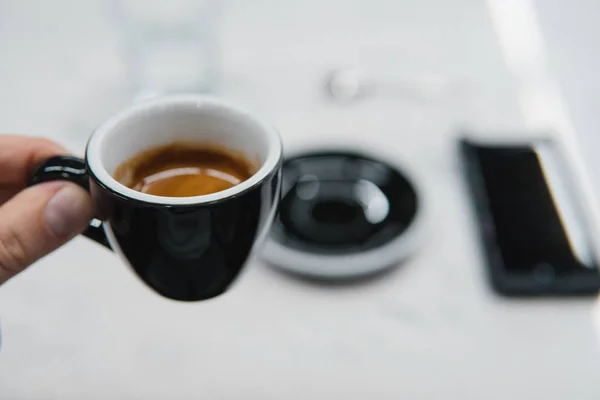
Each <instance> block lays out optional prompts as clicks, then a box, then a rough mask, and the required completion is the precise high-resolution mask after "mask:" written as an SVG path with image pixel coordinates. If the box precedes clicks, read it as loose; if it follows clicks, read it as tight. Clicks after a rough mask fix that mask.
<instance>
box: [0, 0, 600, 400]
mask: <svg viewBox="0 0 600 400" xmlns="http://www.w3.org/2000/svg"><path fill="white" fill-rule="evenodd" d="M167 3H168V4H167ZM599 20H600V3H598V2H597V1H595V0H573V1H570V2H565V1H560V0H544V1H542V0H488V1H484V0H454V1H452V2H449V1H442V0H420V1H417V0H370V1H363V0H352V1H350V0H319V1H316V0H305V1H291V0H289V1H275V0H253V1H242V0H223V1H216V0H205V1H192V0H188V1H186V0H177V1H169V2H162V1H139V0H138V1H135V0H86V1H75V0H53V1H42V0H38V1H35V0H0V54H1V56H0V89H1V90H0V131H2V132H6V133H22V134H26V135H37V136H45V137H48V138H51V139H53V140H56V141H58V142H60V143H62V144H63V145H65V146H66V147H68V148H69V149H70V150H72V151H73V152H74V153H78V154H82V153H83V150H84V147H85V143H86V141H87V138H88V137H89V135H90V133H91V132H92V131H93V129H94V128H95V127H96V126H97V125H98V124H99V123H101V122H102V121H103V120H104V119H106V118H107V117H108V116H110V115H111V114H113V113H114V112H116V111H118V110H119V109H122V108H123V107H125V106H127V105H129V104H131V103H133V102H137V101H140V100H142V99H144V98H149V97H152V96H155V95H158V94H163V93H167V92H172V91H181V90H187V91H195V92H201V93H207V94H210V95H215V96H219V97H222V98H224V99H226V100H228V101H232V102H235V103H236V104H241V105H243V106H244V107H246V108H249V109H250V110H252V111H254V112H256V113H258V114H259V115H261V116H262V117H263V118H265V119H267V120H270V121H272V122H273V123H274V124H275V125H276V126H277V128H278V129H279V131H280V132H281V134H282V136H283V140H284V145H285V148H286V152H289V153H290V154H291V153H293V152H295V151H299V150H301V149H304V148H313V147H317V148H319V147H321V146H332V145H336V144H343V145H344V146H351V147H360V148H368V149H369V150H370V151H372V152H375V153H377V154H379V155H381V156H382V157H384V158H385V159H387V160H393V162H394V163H398V164H399V165H401V166H402V167H403V168H405V170H407V171H410V174H411V175H410V177H411V179H412V180H414V181H415V182H416V183H417V184H418V186H419V188H420V195H421V196H422V201H423V204H424V205H425V207H424V210H425V211H424V213H425V215H426V219H427V221H428V224H427V230H426V235H425V238H424V240H423V243H422V246H421V248H420V249H419V250H418V252H417V253H415V254H414V255H413V256H412V257H411V258H410V259H408V260H407V261H406V262H404V263H402V265H400V266H399V267H398V268H395V269H394V270H393V271H391V272H390V273H388V274H386V275H384V276H382V277H379V278H377V279H371V280H368V281H364V282H355V283H351V284H323V283H315V282H309V281H305V280H300V279H296V278H294V277H292V276H289V275H287V274H282V273H280V272H278V271H277V270H275V269H272V268H269V267H268V266H266V265H265V263H264V262H263V261H261V260H260V259H257V260H255V261H253V262H252V263H251V264H250V265H249V266H248V268H247V270H246V271H245V273H244V274H243V275H242V277H241V278H240V280H239V281H238V283H236V285H235V287H234V288H233V289H232V290H231V291H230V292H228V293H227V294H226V295H224V296H222V297H219V298H217V299H215V300H211V301H208V302H205V303H197V304H181V303H177V302H173V301H169V300H166V299H164V298H161V297H159V296H157V295H156V294H154V293H153V292H151V291H150V290H149V289H147V288H146V287H144V286H143V285H142V284H141V283H140V282H139V281H138V280H137V278H135V277H134V276H133V274H132V273H131V272H130V271H129V270H128V269H127V267H126V266H125V265H124V263H123V262H122V261H121V260H119V259H118V258H117V257H115V256H114V255H112V254H110V253H109V252H107V251H106V250H105V249H103V248H101V247H100V246H98V245H96V244H94V243H91V242H89V241H87V240H86V239H84V238H77V239H75V240H74V241H72V242H71V243H69V244H68V245H67V246H65V247H64V248H62V249H60V250H59V251H57V252H56V253H54V254H52V255H50V256H49V257H47V258H45V259H44V260H42V261H40V262H39V263H37V264H36V266H35V267H34V268H31V269H30V270H28V271H27V272H25V273H23V274H22V275H21V276H19V277H18V278H16V279H13V280H12V281H10V282H9V283H7V284H6V285H4V286H3V287H2V288H1V289H0V325H1V328H2V348H1V349H0V399H70V398H73V399H75V398H76V399H92V398H99V399H100V398H101V399H113V398H115V399H116V398H119V399H138V398H146V399H163V398H171V399H188V398H190V399H191V398H206V399H245V398H248V399H250V398H252V399H282V398H285V399H306V398H314V399H337V398H348V399H362V398H373V399H388V398H389V399H399V398H410V399H480V398H486V399H506V398H513V399H529V398H546V399H565V398H573V399H597V398H598V397H599V396H600V379H598V378H599V377H600V343H599V339H600V331H599V328H600V325H599V324H598V322H597V321H600V310H599V309H598V308H597V307H598V306H597V302H596V299H595V298H594V297H593V296H592V297H585V298H577V299H529V300H515V299H507V298H503V297H499V296H497V295H496V294H494V293H493V292H492V291H491V289H490V288H489V285H488V284H487V282H486V281H485V278H484V274H485V272H484V266H483V265H484V259H483V255H482V251H481V249H480V246H479V243H478V241H477V233H476V227H475V221H474V218H473V215H472V213H471V212H470V207H469V199H468V196H467V192H466V190H465V183H464V179H463V178H462V176H461V174H460V171H459V169H460V168H459V159H458V156H457V153H456V140H457V139H458V138H459V137H460V135H461V133H462V132H465V131H468V132H471V134H472V135H474V136H476V137H478V138H482V139H493V140H507V138H512V139H523V138H525V139H526V138H530V137H531V138H532V137H538V136H540V135H545V136H548V135H549V136H551V137H552V138H555V139H556V140H557V141H559V142H561V143H563V144H564V146H565V148H566V149H567V151H568V152H569V154H570V155H571V156H572V160H573V163H574V165H575V167H576V169H577V171H578V172H579V174H580V177H581V180H582V181H583V182H585V187H586V190H587V192H588V194H590V196H593V195H598V194H599V193H600V173H597V171H600V161H599V160H598V157H596V153H595V150H596V148H598V146H599V145H600V136H599V135H598V132H599V131H600V117H599V115H600V114H599V113H598V112H597V110H598V109H600V94H599V93H600V76H599V75H598V74H597V72H596V70H597V67H598V63H599V62H600V51H598V49H599V48H600V28H598V26H599V25H598V21H599Z"/></svg>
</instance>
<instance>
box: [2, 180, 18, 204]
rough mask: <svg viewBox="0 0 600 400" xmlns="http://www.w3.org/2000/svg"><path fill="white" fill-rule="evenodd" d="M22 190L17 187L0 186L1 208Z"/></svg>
mask: <svg viewBox="0 0 600 400" xmlns="http://www.w3.org/2000/svg"><path fill="white" fill-rule="evenodd" d="M21 189H22V188H21V187H20V186H17V185H0V206H1V205H2V204H4V203H5V202H7V201H8V200H10V199H11V197H13V196H14V195H15V194H17V193H18V192H19V190H21Z"/></svg>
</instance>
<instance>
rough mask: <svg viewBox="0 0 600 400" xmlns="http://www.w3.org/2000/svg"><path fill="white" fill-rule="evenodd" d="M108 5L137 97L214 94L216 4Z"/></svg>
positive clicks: (157, 1) (203, 0) (182, 0)
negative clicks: (111, 8) (194, 93)
mask: <svg viewBox="0 0 600 400" xmlns="http://www.w3.org/2000/svg"><path fill="white" fill-rule="evenodd" d="M114 1H116V4H115V5H116V16H117V20H118V23H119V28H120V30H121V33H122V36H123V37H122V44H123V45H124V50H125V53H126V54H125V57H126V63H127V68H128V70H129V74H130V77H131V79H132V84H133V85H134V91H135V93H136V96H137V97H138V98H148V97H154V96H157V95H161V94H167V93H177V92H196V93H206V92H211V91H214V90H215V88H216V86H217V83H218V72H219V54H218V53H219V51H218V50H219V47H218V19H219V8H218V7H219V1H218V0H168V1H165V0H114Z"/></svg>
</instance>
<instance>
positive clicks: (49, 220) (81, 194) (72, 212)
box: [44, 184, 92, 237]
mask: <svg viewBox="0 0 600 400" xmlns="http://www.w3.org/2000/svg"><path fill="white" fill-rule="evenodd" d="M44 217H45V219H46V224H47V225H48V228H50V230H51V231H52V233H54V234H55V235H56V236H58V237H67V236H73V235H75V234H77V233H80V232H81V231H83V230H84V229H85V227H86V226H87V225H88V224H89V222H90V220H91V219H92V204H91V199H90V196H89V194H88V193H87V192H86V191H85V190H83V189H82V188H80V187H78V186H75V185H74V184H68V185H66V186H65V187H64V188H62V189H61V190H59V191H58V192H56V194H55V195H54V197H53V198H52V199H51V200H50V201H49V202H48V204H47V205H46V210H45V211H44Z"/></svg>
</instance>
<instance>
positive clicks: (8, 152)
mask: <svg viewBox="0 0 600 400" xmlns="http://www.w3.org/2000/svg"><path fill="white" fill-rule="evenodd" d="M68 153H69V152H68V151H67V150H66V149H65V148H64V147H62V146H60V145H58V144H56V143H54V142H52V141H51V140H48V139H43V138H34V137H27V136H17V135H0V171H2V172H1V173H0V185H2V186H4V185H10V186H17V187H18V188H23V187H25V186H26V185H27V181H28V180H29V178H30V177H31V175H32V174H33V173H34V172H35V170H36V168H37V167H38V166H39V165H40V164H41V163H42V162H43V161H44V160H46V159H47V158H50V157H52V156H56V155H60V154H68Z"/></svg>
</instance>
